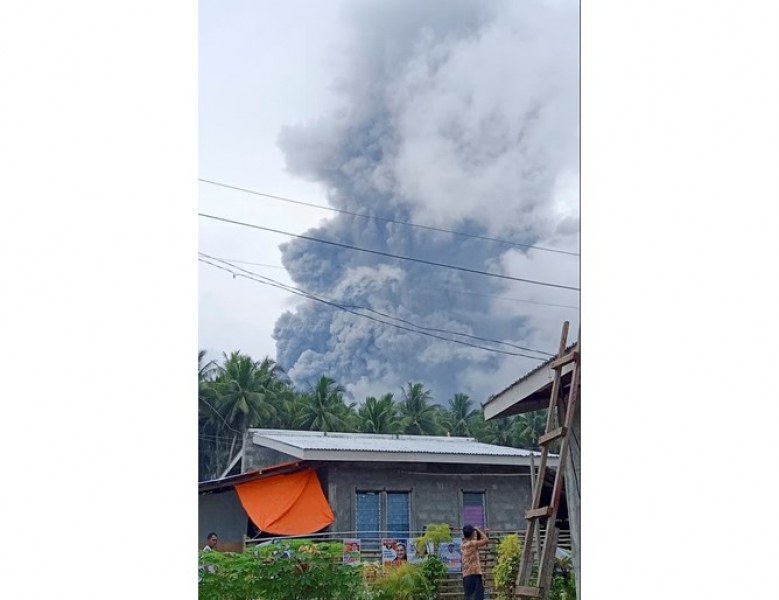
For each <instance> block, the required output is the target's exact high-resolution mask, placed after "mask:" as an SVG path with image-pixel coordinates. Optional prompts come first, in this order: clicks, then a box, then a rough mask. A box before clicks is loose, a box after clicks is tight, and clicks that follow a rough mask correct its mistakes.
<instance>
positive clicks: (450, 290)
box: [214, 256, 579, 310]
mask: <svg viewBox="0 0 779 600" xmlns="http://www.w3.org/2000/svg"><path fill="white" fill-rule="evenodd" d="M214 260H223V261H228V262H231V263H236V264H242V265H252V266H255V267H267V268H269V269H284V268H285V267H283V266H281V265H269V264H266V263H258V262H251V261H248V260H235V259H232V258H223V257H216V256H215V257H214ZM414 289H417V290H429V291H432V292H445V293H449V294H465V295H468V296H480V297H482V298H495V299H496V300H505V301H507V302H523V303H527V304H538V305H540V306H552V307H556V308H572V309H574V310H578V309H579V307H578V306H575V305H572V304H555V303H554V302H541V301H540V300H528V299H527V298H511V297H509V296H498V295H497V294H484V293H480V292H469V291H466V290H455V289H453V288H450V287H444V286H440V287H430V286H418V287H415V288H414Z"/></svg>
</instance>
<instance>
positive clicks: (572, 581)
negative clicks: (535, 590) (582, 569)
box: [546, 557, 576, 600]
mask: <svg viewBox="0 0 779 600" xmlns="http://www.w3.org/2000/svg"><path fill="white" fill-rule="evenodd" d="M546 598H547V600H575V599H576V578H575V577H574V574H573V567H572V564H571V559H570V557H565V558H556V559H555V565H554V576H553V578H552V585H551V587H550V588H549V592H548V593H547V595H546Z"/></svg>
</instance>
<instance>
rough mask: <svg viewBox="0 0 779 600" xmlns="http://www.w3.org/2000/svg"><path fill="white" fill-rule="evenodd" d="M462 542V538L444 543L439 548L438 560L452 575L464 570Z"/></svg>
mask: <svg viewBox="0 0 779 600" xmlns="http://www.w3.org/2000/svg"><path fill="white" fill-rule="evenodd" d="M462 542H463V540H462V538H454V539H452V541H451V542H449V543H446V542H444V543H442V544H441V545H440V546H439V547H438V558H440V559H441V561H442V562H443V563H444V564H445V565H446V569H447V571H449V572H450V573H459V572H460V571H462V569H463V562H462V561H463V557H462V552H461V548H462Z"/></svg>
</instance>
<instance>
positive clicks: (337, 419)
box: [300, 375, 354, 431]
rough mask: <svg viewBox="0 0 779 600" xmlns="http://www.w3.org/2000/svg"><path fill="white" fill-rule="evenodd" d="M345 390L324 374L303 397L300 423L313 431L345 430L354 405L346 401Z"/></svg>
mask: <svg viewBox="0 0 779 600" xmlns="http://www.w3.org/2000/svg"><path fill="white" fill-rule="evenodd" d="M345 391H346V390H345V389H344V388H343V387H342V386H340V385H336V383H335V381H334V380H333V379H330V378H329V377H327V376H325V375H322V377H320V378H319V380H318V381H317V382H316V384H315V385H313V386H311V389H310V390H309V391H308V392H307V393H306V394H305V395H304V397H303V406H302V410H301V420H300V425H301V426H302V427H303V428H305V429H309V430H312V431H345V430H346V429H347V427H348V421H349V412H350V410H351V409H352V408H353V407H354V405H353V404H352V405H347V404H346V403H345V402H344V397H343V395H344V392H345Z"/></svg>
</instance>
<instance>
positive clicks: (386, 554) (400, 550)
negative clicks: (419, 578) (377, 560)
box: [381, 538, 408, 567]
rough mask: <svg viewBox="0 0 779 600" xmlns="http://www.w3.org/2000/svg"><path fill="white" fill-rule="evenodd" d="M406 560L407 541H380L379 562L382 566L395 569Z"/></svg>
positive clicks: (385, 539) (389, 539)
mask: <svg viewBox="0 0 779 600" xmlns="http://www.w3.org/2000/svg"><path fill="white" fill-rule="evenodd" d="M407 560H408V540H407V539H401V538H384V539H382V540H381V562H382V564H383V565H384V566H389V567H395V566H399V565H402V564H403V563H405V562H406V561H407Z"/></svg>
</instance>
